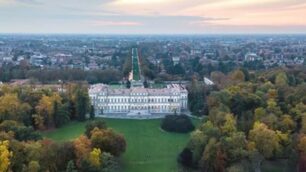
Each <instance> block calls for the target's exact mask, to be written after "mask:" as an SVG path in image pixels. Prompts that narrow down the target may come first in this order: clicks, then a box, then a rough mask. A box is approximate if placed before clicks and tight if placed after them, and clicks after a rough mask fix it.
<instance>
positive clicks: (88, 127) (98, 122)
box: [85, 120, 107, 137]
mask: <svg viewBox="0 0 306 172" xmlns="http://www.w3.org/2000/svg"><path fill="white" fill-rule="evenodd" d="M85 128H86V131H85V134H86V136H87V137H90V132H91V131H92V130H93V129H94V128H98V129H106V128H107V127H106V123H105V121H104V120H94V121H90V122H88V123H87V124H86V126H85Z"/></svg>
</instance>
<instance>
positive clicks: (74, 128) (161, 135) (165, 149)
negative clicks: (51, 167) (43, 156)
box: [43, 119, 198, 172]
mask: <svg viewBox="0 0 306 172" xmlns="http://www.w3.org/2000/svg"><path fill="white" fill-rule="evenodd" d="M105 120H106V122H107V125H108V127H111V128H113V129H114V130H116V131H118V132H120V133H123V134H124V136H125V138H126V140H127V151H126V153H125V154H124V155H123V156H122V164H123V168H124V171H125V172H144V171H145V172H172V171H173V172H177V171H178V164H177V162H176V157H177V155H178V153H179V152H180V151H181V150H182V149H183V147H184V146H185V145H186V143H187V142H188V139H189V134H175V133H167V132H164V131H161V130H160V128H159V126H160V120H122V119H121V120H120V119H105ZM196 123H198V122H197V121H196ZM84 126H85V123H77V122H73V123H70V124H68V125H66V126H65V127H63V128H60V129H57V130H55V131H49V132H45V133H43V134H44V136H45V137H48V138H51V139H54V140H56V141H64V140H69V139H73V138H75V137H78V136H79V135H80V134H82V133H83V132H84Z"/></svg>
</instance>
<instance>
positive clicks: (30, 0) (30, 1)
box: [15, 0, 43, 5]
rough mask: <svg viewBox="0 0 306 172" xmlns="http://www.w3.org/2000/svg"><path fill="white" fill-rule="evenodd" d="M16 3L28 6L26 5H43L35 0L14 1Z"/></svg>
mask: <svg viewBox="0 0 306 172" xmlns="http://www.w3.org/2000/svg"><path fill="white" fill-rule="evenodd" d="M15 2H17V3H22V4H28V5H41V4H43V3H42V2H41V1H37V0H15Z"/></svg>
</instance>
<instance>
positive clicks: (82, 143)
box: [73, 135, 91, 166]
mask: <svg viewBox="0 0 306 172" xmlns="http://www.w3.org/2000/svg"><path fill="white" fill-rule="evenodd" d="M73 144H74V149H75V155H76V158H77V159H76V160H77V161H76V163H77V165H78V166H79V165H80V162H81V160H82V159H83V158H84V157H87V155H88V154H89V152H90V150H91V141H90V140H89V139H88V138H87V137H86V136H83V135H82V136H80V137H79V138H77V139H75V140H74V142H73Z"/></svg>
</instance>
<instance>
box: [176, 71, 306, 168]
mask: <svg viewBox="0 0 306 172" xmlns="http://www.w3.org/2000/svg"><path fill="white" fill-rule="evenodd" d="M212 75H214V76H213V77H212V78H213V79H214V81H215V83H216V86H215V87H216V88H215V89H214V90H211V91H209V92H208V95H207V96H205V98H203V97H204V96H200V95H198V96H200V97H199V98H201V99H202V100H201V103H203V102H204V103H203V104H205V106H206V109H207V112H206V113H205V114H203V115H206V118H204V119H205V120H204V121H203V123H202V125H200V127H199V128H198V129H196V130H195V131H194V132H193V133H192V134H191V137H190V140H189V143H188V144H187V146H186V147H185V149H184V150H183V151H182V152H181V154H180V155H179V158H178V160H179V162H180V163H182V164H183V165H185V166H187V167H191V168H197V169H200V170H201V171H204V172H210V171H211V172H212V171H214V172H223V171H229V172H237V171H257V172H258V171H261V169H262V163H263V162H266V161H269V160H270V161H278V160H285V163H282V167H283V169H284V170H286V171H300V172H302V171H305V170H306V169H305V163H306V161H305V160H306V158H305V157H306V146H305V145H306V130H305V128H306V95H305V92H306V72H305V69H303V68H292V69H288V68H279V69H274V70H268V71H265V72H254V73H248V71H242V70H236V71H233V72H231V73H229V74H228V75H224V74H222V73H220V72H218V73H215V74H212ZM200 90H201V89H200ZM192 96H195V95H193V94H192ZM203 106H204V105H203Z"/></svg>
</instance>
